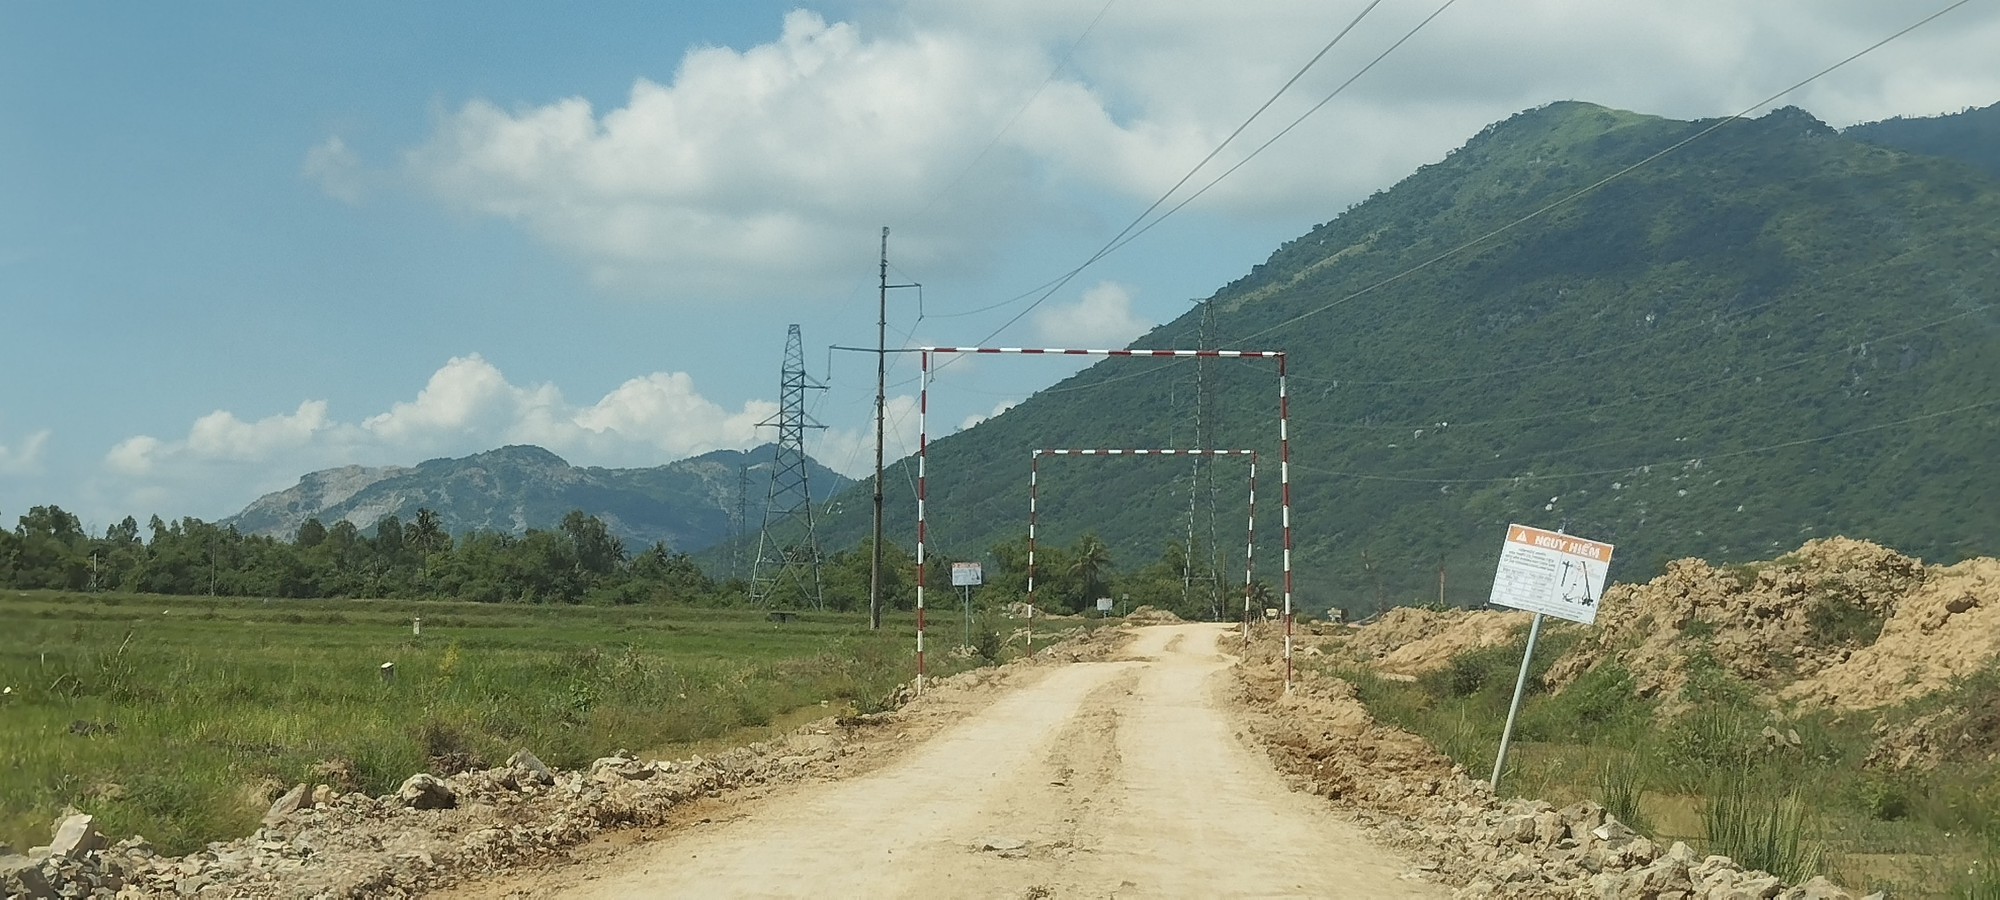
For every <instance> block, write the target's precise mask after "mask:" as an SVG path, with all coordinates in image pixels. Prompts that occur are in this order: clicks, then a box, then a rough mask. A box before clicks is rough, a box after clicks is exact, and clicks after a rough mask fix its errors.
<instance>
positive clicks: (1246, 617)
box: [1243, 454, 1257, 647]
mask: <svg viewBox="0 0 2000 900" xmlns="http://www.w3.org/2000/svg"><path fill="white" fill-rule="evenodd" d="M1245 530H1246V531H1247V532H1249V537H1250V542H1249V545H1248V546H1246V547H1244V548H1243V646H1245V647H1248V646H1250V595H1251V593H1252V590H1251V579H1250V572H1251V569H1252V568H1253V565H1252V564H1253V563H1254V562H1255V561H1256V558H1257V456H1256V454H1251V456H1250V527H1249V528H1247V529H1245Z"/></svg>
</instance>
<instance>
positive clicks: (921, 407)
mask: <svg viewBox="0 0 2000 900" xmlns="http://www.w3.org/2000/svg"><path fill="white" fill-rule="evenodd" d="M917 350H918V355H919V356H920V357H922V365H921V369H922V375H921V376H920V378H919V385H920V388H919V393H920V396H919V398H918V400H917V690H918V691H920V692H921V691H922V690H923V685H924V515H925V510H924V496H925V490H926V479H927V477H928V475H927V473H926V470H925V467H926V462H927V458H928V455H929V445H930V433H929V429H928V426H927V425H926V420H927V419H928V417H929V415H930V391H931V354H933V353H986V354H1013V355H1021V356H1104V357H1112V358H1121V357H1122V358H1139V359H1175V358H1178V359H1189V358H1193V359H1275V360H1277V361H1278V484H1279V494H1278V503H1279V506H1280V510H1281V511H1280V516H1279V521H1280V522H1281V523H1282V525H1281V527H1282V528H1283V531H1284V554H1283V557H1282V560H1283V567H1284V572H1285V690H1288V691H1289V690H1291V688H1292V477H1291V460H1292V447H1291V429H1290V420H1291V407H1290V399H1289V397H1288V396H1287V394H1286V392H1285V351H1283V350H1069V349H1045V348H1036V347H918V348H917ZM1245 596H1246V601H1245V602H1246V603H1247V602H1248V600H1247V597H1248V585H1246V586H1245Z"/></svg>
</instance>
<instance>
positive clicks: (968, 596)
mask: <svg viewBox="0 0 2000 900" xmlns="http://www.w3.org/2000/svg"><path fill="white" fill-rule="evenodd" d="M964 590H965V646H967V647H970V646H972V585H969V584H968V585H966V586H965V589H964Z"/></svg>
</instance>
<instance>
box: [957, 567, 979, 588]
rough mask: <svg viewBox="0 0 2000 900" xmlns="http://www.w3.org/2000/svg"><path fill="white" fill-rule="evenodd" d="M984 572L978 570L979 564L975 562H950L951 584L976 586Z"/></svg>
mask: <svg viewBox="0 0 2000 900" xmlns="http://www.w3.org/2000/svg"><path fill="white" fill-rule="evenodd" d="M984 574H985V573H983V572H981V571H980V570H979V564H978V563H976V562H955V563H952V564H951V586H952V587H977V586H978V585H979V584H980V583H981V581H980V579H981V577H982V576H983V575H984Z"/></svg>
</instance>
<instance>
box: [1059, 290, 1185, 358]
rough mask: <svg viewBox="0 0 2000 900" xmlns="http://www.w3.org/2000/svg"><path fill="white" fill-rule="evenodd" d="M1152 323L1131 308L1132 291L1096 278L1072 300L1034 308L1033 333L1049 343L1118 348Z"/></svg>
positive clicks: (1065, 345) (1143, 331) (1060, 345)
mask: <svg viewBox="0 0 2000 900" xmlns="http://www.w3.org/2000/svg"><path fill="white" fill-rule="evenodd" d="M1154 324H1155V323H1152V322H1148V321H1146V320H1145V319H1142V318H1140V317H1139V316H1138V314H1136V313H1134V312H1133V311H1132V292H1131V291H1130V290H1129V289H1127V288H1126V287H1125V286H1124V285H1121V284H1118V283H1116V282H1110V281H1105V282H1099V283H1098V284H1097V285H1096V286H1095V287H1092V288H1091V289H1089V290H1087V291H1084V292H1083V296H1081V297H1078V298H1077V301H1076V302H1075V303H1070V304H1065V305H1057V306H1044V307H1042V308H1041V309H1038V310H1036V311H1035V333H1036V334H1037V335H1038V336H1040V337H1041V339H1042V341H1043V342H1044V343H1045V344H1047V345H1048V346H1052V347H1083V348H1113V349H1115V348H1120V347H1124V346H1125V345H1126V344H1129V343H1131V342H1132V339H1134V338H1136V337H1138V336H1139V335H1141V334H1143V333H1145V331H1146V329H1148V328H1151V327H1153V325H1154Z"/></svg>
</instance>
